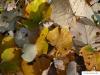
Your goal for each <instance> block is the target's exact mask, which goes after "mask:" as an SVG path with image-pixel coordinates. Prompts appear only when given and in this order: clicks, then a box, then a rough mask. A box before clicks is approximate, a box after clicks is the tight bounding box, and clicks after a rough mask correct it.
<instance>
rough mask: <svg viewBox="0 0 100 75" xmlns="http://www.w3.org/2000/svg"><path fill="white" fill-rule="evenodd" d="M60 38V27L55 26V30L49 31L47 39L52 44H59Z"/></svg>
mask: <svg viewBox="0 0 100 75" xmlns="http://www.w3.org/2000/svg"><path fill="white" fill-rule="evenodd" d="M58 38H59V29H58V27H56V28H54V29H53V30H51V31H49V33H48V35H47V40H48V41H49V42H50V44H51V45H53V46H55V45H56V44H57V41H58Z"/></svg>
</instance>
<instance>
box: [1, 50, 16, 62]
mask: <svg viewBox="0 0 100 75" xmlns="http://www.w3.org/2000/svg"><path fill="white" fill-rule="evenodd" d="M14 50H15V48H8V49H5V50H4V51H3V53H2V54H1V59H2V61H10V60H12V59H13V58H14V57H15V54H14Z"/></svg>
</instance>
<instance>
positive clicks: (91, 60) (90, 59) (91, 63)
mask: <svg viewBox="0 0 100 75" xmlns="http://www.w3.org/2000/svg"><path fill="white" fill-rule="evenodd" d="M80 55H82V56H83V58H84V62H85V65H86V68H87V70H93V69H94V68H95V69H96V70H100V65H99V64H100V52H94V51H93V50H92V48H90V46H89V45H88V46H85V47H83V48H82V49H81V51H80Z"/></svg>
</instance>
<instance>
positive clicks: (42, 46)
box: [36, 27, 49, 55]
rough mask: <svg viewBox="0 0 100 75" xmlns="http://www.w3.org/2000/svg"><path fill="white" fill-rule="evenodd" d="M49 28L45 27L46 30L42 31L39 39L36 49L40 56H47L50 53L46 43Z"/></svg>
mask: <svg viewBox="0 0 100 75" xmlns="http://www.w3.org/2000/svg"><path fill="white" fill-rule="evenodd" d="M48 31H49V30H48V28H47V27H44V29H43V30H42V31H41V34H40V36H39V38H38V39H37V41H36V47H37V51H38V54H39V55H40V54H47V51H48V43H47V41H46V36H47V34H48Z"/></svg>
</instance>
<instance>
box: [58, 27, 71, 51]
mask: <svg viewBox="0 0 100 75" xmlns="http://www.w3.org/2000/svg"><path fill="white" fill-rule="evenodd" d="M58 38H59V39H58V42H57V45H56V47H61V48H64V49H71V48H72V35H71V33H70V32H69V31H68V29H67V28H61V32H60V36H59V37H58Z"/></svg>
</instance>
